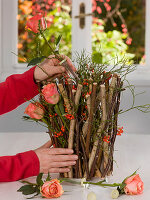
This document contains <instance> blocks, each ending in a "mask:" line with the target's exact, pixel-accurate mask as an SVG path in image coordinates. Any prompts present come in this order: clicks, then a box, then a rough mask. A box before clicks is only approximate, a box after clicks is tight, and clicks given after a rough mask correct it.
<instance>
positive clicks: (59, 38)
mask: <svg viewBox="0 0 150 200" xmlns="http://www.w3.org/2000/svg"><path fill="white" fill-rule="evenodd" d="M61 38H62V35H59V36H58V38H57V40H56V46H58V45H59V44H60V41H61Z"/></svg>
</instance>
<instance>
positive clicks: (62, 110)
mask: <svg viewBox="0 0 150 200" xmlns="http://www.w3.org/2000/svg"><path fill="white" fill-rule="evenodd" d="M58 107H59V109H60V112H61V115H64V113H65V109H64V104H63V101H62V99H61V100H60V101H59V102H58Z"/></svg>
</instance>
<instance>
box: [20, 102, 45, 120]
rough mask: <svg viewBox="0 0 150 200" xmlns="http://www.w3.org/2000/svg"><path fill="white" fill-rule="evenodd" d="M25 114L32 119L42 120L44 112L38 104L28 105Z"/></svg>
mask: <svg viewBox="0 0 150 200" xmlns="http://www.w3.org/2000/svg"><path fill="white" fill-rule="evenodd" d="M24 113H25V114H27V115H29V116H30V117H31V118H33V119H42V118H43V116H44V110H43V107H42V105H41V104H40V103H38V102H36V103H30V104H29V105H28V107H27V108H26V109H25V112H24Z"/></svg>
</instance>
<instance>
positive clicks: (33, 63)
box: [27, 56, 46, 67]
mask: <svg viewBox="0 0 150 200" xmlns="http://www.w3.org/2000/svg"><path fill="white" fill-rule="evenodd" d="M44 58H46V56H41V57H36V58H33V59H32V60H31V61H30V62H29V63H28V65H27V67H29V66H33V65H37V64H39V63H41V61H42V60H43V59H44Z"/></svg>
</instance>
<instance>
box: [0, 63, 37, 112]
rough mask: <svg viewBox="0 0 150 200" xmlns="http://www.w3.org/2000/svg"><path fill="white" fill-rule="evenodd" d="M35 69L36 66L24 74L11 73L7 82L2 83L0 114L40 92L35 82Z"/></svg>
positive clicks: (0, 87)
mask: <svg viewBox="0 0 150 200" xmlns="http://www.w3.org/2000/svg"><path fill="white" fill-rule="evenodd" d="M34 69H35V67H33V68H31V69H30V70H28V71H27V72H25V73H23V74H15V75H11V76H9V77H8V78H7V79H6V81H5V82H3V83H0V115H1V114H4V113H7V112H9V111H11V110H13V109H15V108H16V107H17V106H19V105H20V104H22V103H24V102H25V101H27V100H30V99H32V98H33V97H34V96H36V95H37V94H38V87H37V85H36V84H35V82H34Z"/></svg>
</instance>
